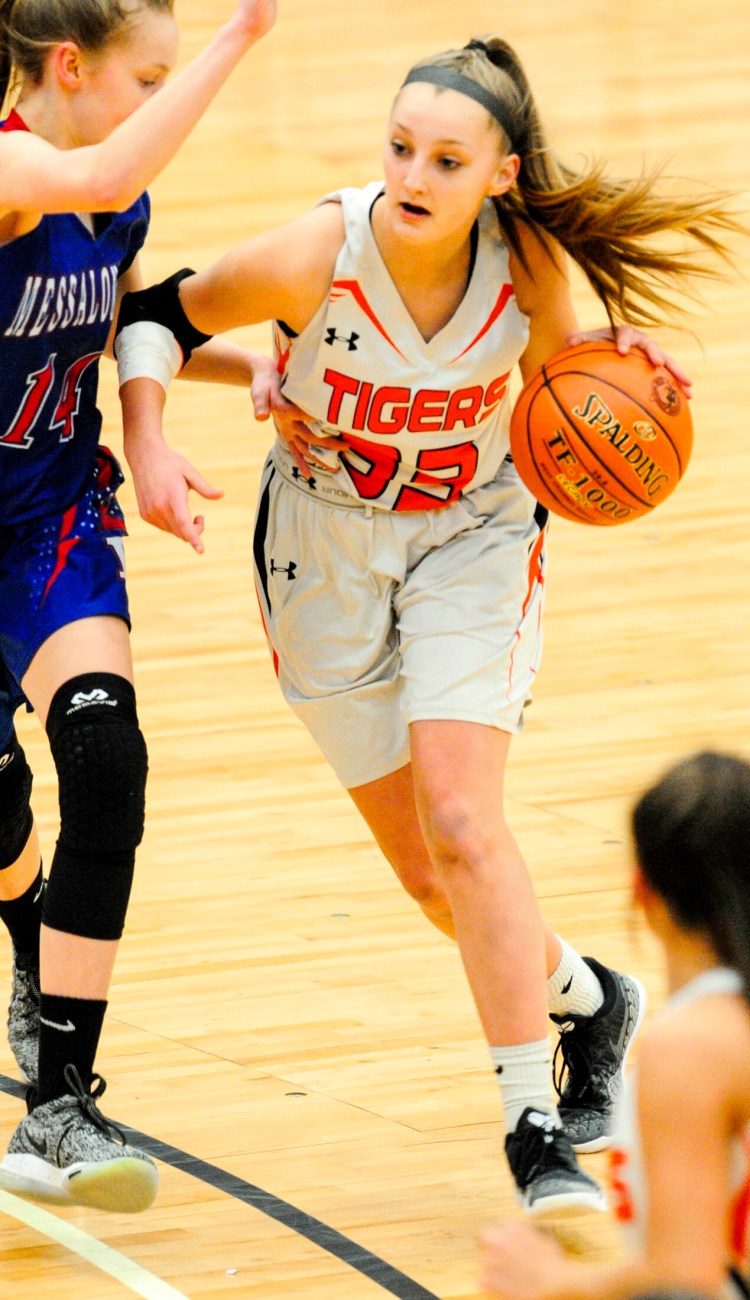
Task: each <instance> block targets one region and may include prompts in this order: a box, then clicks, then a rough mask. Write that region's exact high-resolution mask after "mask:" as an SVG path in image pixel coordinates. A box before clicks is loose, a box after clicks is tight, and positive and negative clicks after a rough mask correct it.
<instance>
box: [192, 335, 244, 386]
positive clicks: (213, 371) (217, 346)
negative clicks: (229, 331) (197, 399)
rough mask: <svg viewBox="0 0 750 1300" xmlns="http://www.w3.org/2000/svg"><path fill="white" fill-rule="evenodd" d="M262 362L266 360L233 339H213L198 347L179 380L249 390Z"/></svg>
mask: <svg viewBox="0 0 750 1300" xmlns="http://www.w3.org/2000/svg"><path fill="white" fill-rule="evenodd" d="M261 360H265V358H261V357H260V356H259V355H258V353H256V352H251V351H249V349H248V348H243V347H240V346H239V345H238V344H237V343H232V342H231V341H230V340H229V339H221V338H217V339H211V341H210V342H209V343H204V344H203V346H202V347H200V348H196V350H195V351H194V352H193V355H192V356H191V358H190V360H189V361H188V363H187V365H186V366H183V368H182V370H181V371H180V376H179V377H180V378H181V379H193V380H198V381H199V382H201V383H209V384H234V385H237V386H238V387H241V388H249V387H250V385H251V384H252V382H253V378H254V375H255V371H256V369H257V367H258V364H259V362H260V361H261Z"/></svg>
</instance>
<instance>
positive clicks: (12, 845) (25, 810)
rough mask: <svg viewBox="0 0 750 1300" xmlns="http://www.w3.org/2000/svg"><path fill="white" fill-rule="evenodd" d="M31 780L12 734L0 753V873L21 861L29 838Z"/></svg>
mask: <svg viewBox="0 0 750 1300" xmlns="http://www.w3.org/2000/svg"><path fill="white" fill-rule="evenodd" d="M32 779H33V778H32V775H31V768H30V767H29V765H28V763H27V762H26V755H25V754H24V752H23V749H22V748H21V746H20V745H19V743H18V738H17V736H16V734H15V732H14V733H13V735H12V736H11V738H10V740H9V741H8V743H7V744H6V745H4V746H3V747H2V749H0V871H4V870H5V869H6V867H10V866H12V865H13V863H14V862H16V861H17V860H18V858H20V856H21V854H22V853H23V850H24V849H25V847H26V842H27V840H28V838H29V835H30V834H31V827H32V825H33V818H32V815H31V803H30V800H31V785H32Z"/></svg>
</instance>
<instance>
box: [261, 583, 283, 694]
mask: <svg viewBox="0 0 750 1300" xmlns="http://www.w3.org/2000/svg"><path fill="white" fill-rule="evenodd" d="M255 599H256V600H257V602H258V609H259V610H260V621H261V623H262V624H263V631H264V632H265V634H266V641H267V642H268V649H269V650H270V651H271V658H272V659H273V670H274V672H275V673H276V676H277V677H278V675H279V656H278V655H277V653H276V651H275V650H274V647H273V642H272V640H271V638H270V636H269V635H268V628H267V627H266V620H265V617H264V615H263V605H262V603H261V599H260V592H259V591H258V587H257V584H256V587H255Z"/></svg>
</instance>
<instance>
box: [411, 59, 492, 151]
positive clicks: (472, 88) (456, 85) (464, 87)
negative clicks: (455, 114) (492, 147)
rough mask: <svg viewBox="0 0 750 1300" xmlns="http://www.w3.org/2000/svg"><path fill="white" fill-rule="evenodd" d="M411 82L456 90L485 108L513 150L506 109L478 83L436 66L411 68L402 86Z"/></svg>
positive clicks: (458, 73)
mask: <svg viewBox="0 0 750 1300" xmlns="http://www.w3.org/2000/svg"><path fill="white" fill-rule="evenodd" d="M413 81H427V82H429V84H430V85H431V86H445V87H446V89H447V90H457V91H458V93H459V95H468V97H469V99H474V100H476V102H477V104H481V105H482V108H486V110H487V112H488V113H489V114H490V117H494V119H495V121H496V122H497V123H498V125H499V126H501V127H502V129H503V131H504V132H505V134H506V136H507V137H508V139H509V140H510V144H511V149H512V148H513V130H512V128H511V124H510V118H509V116H508V110H507V108H506V107H505V105H504V103H503V101H502V100H501V99H499V98H498V96H497V95H493V93H492V91H491V90H485V88H484V86H480V84H479V82H478V81H473V80H472V78H471V77H465V76H464V75H463V73H462V72H454V70H453V68H442V67H437V66H431V67H425V68H412V70H411V72H410V73H409V75H408V77H407V78H406V80H405V82H404V85H405V86H408V85H409V84H410V82H413Z"/></svg>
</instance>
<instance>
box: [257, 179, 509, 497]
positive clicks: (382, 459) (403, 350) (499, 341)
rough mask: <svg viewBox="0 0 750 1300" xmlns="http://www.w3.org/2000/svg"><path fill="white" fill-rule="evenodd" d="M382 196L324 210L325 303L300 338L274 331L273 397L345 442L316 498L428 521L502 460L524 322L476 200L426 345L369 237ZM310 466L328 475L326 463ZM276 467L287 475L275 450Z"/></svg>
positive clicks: (364, 193) (488, 218)
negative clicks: (411, 513) (426, 516)
mask: <svg viewBox="0 0 750 1300" xmlns="http://www.w3.org/2000/svg"><path fill="white" fill-rule="evenodd" d="M382 189H383V187H382V185H381V183H380V182H377V181H376V182H374V183H372V184H370V185H366V186H365V187H364V188H363V189H345V190H341V191H340V192H339V193H337V194H334V195H329V196H328V199H327V200H323V201H324V202H326V201H328V202H339V203H340V204H341V206H342V210H343V216H344V224H345V227H346V238H345V242H344V244H343V246H342V248H341V251H340V253H339V255H338V258H337V260H336V267H335V271H334V274H333V280H332V283H331V288H330V292H329V294H328V296H327V298H326V300H325V302H323V303H322V304H321V306H320V308H319V310H318V311H317V312H316V314H315V316H314V317H313V319H312V320H311V321H310V323H309V324H308V325H307V326H306V328H305V329H304V330H303V331H302V333H301V334H299V335H298V336H297V337H295V338H291V337H289V336H288V335H287V334H286V333H285V332H284V330H283V327H282V326H281V325H277V326H276V331H275V332H276V338H275V344H276V350H277V359H278V365H279V370H280V371H281V373H282V374H283V375H284V376H285V382H284V393H285V395H286V396H287V397H288V398H289V399H290V400H291V401H293V402H296V403H297V405H298V406H300V407H301V408H302V409H303V410H304V411H306V412H307V413H308V414H309V415H311V416H312V417H314V419H315V420H317V421H318V422H319V424H320V427H321V430H322V431H324V432H325V433H326V434H340V435H343V436H344V438H345V440H346V450H345V451H343V452H341V453H337V456H338V461H339V462H340V464H341V469H340V470H339V471H338V472H337V473H336V474H326V473H325V472H324V473H323V474H322V475H318V473H317V471H316V479H322V480H323V481H322V482H320V483H319V494H320V495H321V496H323V497H324V498H325V497H327V496H328V497H332V496H335V497H336V498H337V499H338V500H343V502H344V503H346V504H354V503H357V504H364V505H370V506H375V507H377V508H378V509H382V510H428V509H432V508H435V507H439V506H443V505H446V504H447V503H448V502H451V501H455V500H457V498H458V497H460V496H461V495H462V494H463V493H465V492H468V491H470V490H471V489H472V488H475V487H479V486H480V485H482V484H484V483H488V482H490V481H491V480H492V479H493V478H494V477H495V475H496V473H497V471H498V469H499V468H500V465H501V464H502V461H503V460H504V458H505V456H506V455H507V453H508V425H509V419H510V411H509V398H508V381H509V377H510V373H511V371H512V369H513V366H514V365H515V364H516V362H517V361H518V359H519V357H520V355H521V353H522V352H523V351H524V348H525V347H526V343H527V340H528V319H527V317H526V316H524V315H523V314H522V313H521V312H520V310H519V308H518V306H517V303H516V298H515V293H514V290H513V285H512V283H511V279H510V273H509V268H508V250H507V248H506V247H505V244H504V243H503V241H502V238H501V234H500V228H499V224H498V220H497V214H496V212H495V209H494V207H493V205H492V203H491V202H489V201H487V202H486V203H485V204H484V206H483V208H482V211H481V213H480V216H479V220H478V238H477V246H476V257H475V260H474V266H473V269H472V273H471V277H470V280H469V284H468V287H467V290H466V293H465V295H464V298H463V299H462V301H461V303H460V305H459V307H458V309H457V310H456V312H455V314H454V315H453V317H452V318H451V320H450V321H449V322H448V324H447V325H445V326H444V328H443V329H441V330H440V331H439V332H438V333H437V334H436V335H435V336H434V337H433V338H432V339H431V340H430V341H429V343H428V342H426V341H425V340H424V338H423V337H422V335H421V334H420V332H419V330H418V329H417V326H416V325H415V323H414V321H413V320H412V318H411V316H410V315H409V313H408V311H407V310H406V307H405V306H404V304H403V302H402V300H401V298H400V296H399V293H398V290H397V289H396V286H395V284H394V283H393V280H392V279H391V277H390V275H389V273H388V271H387V269H386V267H385V264H384V262H383V259H382V257H381V255H380V251H379V249H378V246H377V244H376V242H375V237H374V235H373V232H372V227H371V224H370V213H371V209H372V206H373V203H374V202H375V200H376V199H377V197H378V195H379V194H381V193H382ZM280 442H281V440H279V444H280ZM322 455H323V458H324V459H325V458H326V457H328V459H329V462H330V458H331V455H332V453H330V452H327V453H326V452H323V453H322ZM275 456H276V458H277V461H278V464H279V468H280V469H281V471H282V473H284V472H286V473H287V475H288V474H289V470H290V465H291V459H290V457H289V456H288V453H286V452H285V450H284V448H283V446H280V445H277V449H276V453H275ZM292 473H293V471H292ZM295 477H297V475H296V474H295ZM326 479H327V480H329V482H328V483H326V482H325V480H326ZM334 482H335V488H334V486H333V485H334ZM326 488H327V489H328V490H327V491H326Z"/></svg>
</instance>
